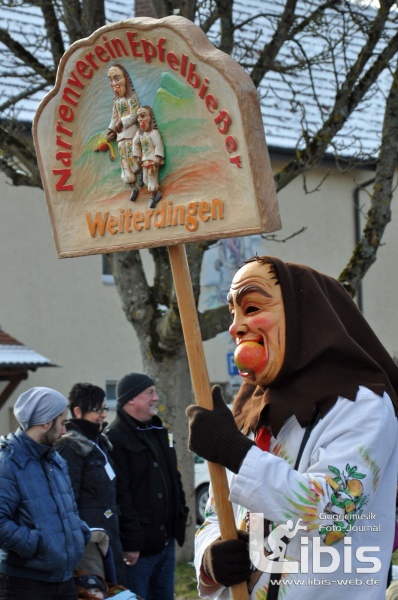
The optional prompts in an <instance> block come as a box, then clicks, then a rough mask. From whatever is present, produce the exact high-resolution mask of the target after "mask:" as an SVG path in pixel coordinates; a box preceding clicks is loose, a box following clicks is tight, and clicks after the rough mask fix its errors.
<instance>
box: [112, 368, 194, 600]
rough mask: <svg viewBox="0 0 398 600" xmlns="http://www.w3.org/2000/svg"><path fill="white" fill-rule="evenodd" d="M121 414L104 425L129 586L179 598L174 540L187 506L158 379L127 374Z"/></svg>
mask: <svg viewBox="0 0 398 600" xmlns="http://www.w3.org/2000/svg"><path fill="white" fill-rule="evenodd" d="M116 394H117V416H116V419H115V420H114V421H113V422H112V423H111V425H110V426H109V427H107V429H106V430H105V434H106V435H107V436H108V438H109V439H110V441H111V443H112V446H113V450H112V452H111V455H112V458H113V461H114V467H115V471H116V475H117V499H118V504H119V507H120V534H121V541H122V546H123V552H124V560H125V563H126V566H127V568H126V571H127V587H129V589H131V590H134V592H135V593H136V594H137V595H139V596H141V597H142V598H151V600H174V569H175V541H177V542H178V544H179V545H180V546H182V544H183V543H184V537H185V523H186V519H187V515H188V508H187V506H186V504H185V494H184V491H183V488H182V483H181V477H180V473H179V471H178V469H177V457H176V453H175V450H174V444H173V436H172V434H170V433H168V431H167V430H166V429H165V428H164V427H163V424H162V421H161V419H160V418H159V417H158V416H157V408H156V403H157V401H158V400H159V397H158V395H157V393H156V387H155V382H154V380H153V379H152V378H151V377H149V376H148V375H145V374H143V373H130V374H128V375H125V376H124V377H122V379H121V380H120V381H119V382H118V384H117V388H116Z"/></svg>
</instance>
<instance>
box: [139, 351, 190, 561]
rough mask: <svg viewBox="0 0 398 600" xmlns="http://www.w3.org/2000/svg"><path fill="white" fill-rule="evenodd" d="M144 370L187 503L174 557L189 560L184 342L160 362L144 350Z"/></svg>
mask: <svg viewBox="0 0 398 600" xmlns="http://www.w3.org/2000/svg"><path fill="white" fill-rule="evenodd" d="M143 364H144V371H145V372H146V373H148V374H149V375H151V377H153V378H154V379H155V381H156V389H157V392H158V395H159V403H158V414H159V416H160V418H161V419H162V420H163V423H164V425H165V426H166V427H167V428H168V429H169V431H170V433H172V434H173V438H174V443H175V449H176V452H177V458H178V466H179V470H180V472H181V476H182V482H183V486H184V491H185V495H186V499H187V504H188V506H189V516H188V522H187V529H186V535H185V540H186V541H185V544H184V546H183V547H182V548H179V549H178V552H177V561H178V562H188V561H191V560H192V558H193V540H194V536H195V529H196V527H195V526H196V514H195V486H194V460H193V454H192V453H191V452H189V450H188V421H187V418H186V416H185V408H186V407H187V406H188V405H189V404H192V403H193V402H194V398H193V393H192V386H191V377H190V372H189V364H188V358H187V355H186V351H185V346H181V347H180V348H179V350H178V351H177V353H176V354H175V355H174V356H167V355H164V357H163V359H162V362H161V363H159V362H157V361H155V360H154V359H153V356H152V355H149V354H144V360H143Z"/></svg>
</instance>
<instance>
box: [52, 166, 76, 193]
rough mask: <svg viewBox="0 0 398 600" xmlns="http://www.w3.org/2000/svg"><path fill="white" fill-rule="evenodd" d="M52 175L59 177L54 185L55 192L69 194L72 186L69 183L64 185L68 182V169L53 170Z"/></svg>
mask: <svg viewBox="0 0 398 600" xmlns="http://www.w3.org/2000/svg"><path fill="white" fill-rule="evenodd" d="M53 173H54V175H59V176H60V178H59V180H58V181H57V183H56V184H55V189H56V190H57V192H71V191H72V190H73V185H72V184H71V183H69V184H68V185H65V182H66V181H68V179H69V177H70V176H71V170H70V169H53Z"/></svg>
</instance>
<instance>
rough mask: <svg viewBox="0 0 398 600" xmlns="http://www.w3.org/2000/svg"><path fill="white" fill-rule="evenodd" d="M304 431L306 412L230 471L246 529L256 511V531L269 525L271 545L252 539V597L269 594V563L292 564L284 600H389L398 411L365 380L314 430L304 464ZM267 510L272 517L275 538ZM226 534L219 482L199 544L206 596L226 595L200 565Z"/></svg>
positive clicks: (284, 580)
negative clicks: (300, 420) (352, 396)
mask: <svg viewBox="0 0 398 600" xmlns="http://www.w3.org/2000/svg"><path fill="white" fill-rule="evenodd" d="M298 401H299V400H298ZM304 431H305V430H304V429H303V428H302V427H301V426H300V425H299V423H298V421H297V420H296V417H295V416H292V417H290V418H289V419H288V420H287V421H286V422H285V424H284V426H283V427H282V429H281V430H280V432H279V434H278V436H277V438H276V439H275V438H271V443H270V451H269V452H266V451H263V450H260V449H259V448H257V447H253V448H251V449H250V451H249V452H248V454H247V455H246V457H245V459H244V461H243V463H242V466H241V468H240V471H239V473H238V474H237V475H234V474H233V473H229V472H228V477H229V482H230V500H231V501H232V502H233V504H234V513H235V517H236V523H237V527H238V528H240V529H243V528H244V523H245V522H247V521H248V518H247V515H248V511H250V513H256V514H257V515H259V516H257V517H256V520H254V519H253V517H252V519H251V530H252V531H251V536H252V535H253V529H254V527H255V524H256V522H257V524H261V533H260V534H259V537H260V539H261V540H262V542H263V544H264V547H261V548H260V547H259V546H258V545H257V546H255V545H253V544H250V547H251V548H252V550H251V558H252V562H254V564H255V565H257V566H259V569H258V570H257V571H256V572H255V573H253V576H252V579H251V583H250V587H251V588H252V589H250V598H251V599H252V600H266V598H267V590H268V585H269V580H270V577H271V579H272V578H273V575H272V574H271V575H270V573H269V571H270V570H271V567H272V566H273V568H274V569H275V568H277V569H279V570H280V569H281V565H283V566H284V568H285V572H283V573H282V576H281V581H280V583H279V596H278V600H297V599H299V600H309V599H311V600H312V599H315V598H322V600H329V599H330V600H332V599H333V600H335V599H336V597H337V598H344V599H350V600H358V598H361V600H384V599H385V593H386V580H387V573H388V569H389V566H390V562H391V553H392V544H393V538H394V524H395V502H396V487H397V471H398V445H397V418H396V416H395V412H394V408H393V405H392V403H391V400H390V398H389V396H388V395H387V394H384V396H383V398H380V397H378V396H376V394H374V393H373V392H371V391H370V390H369V389H367V388H365V387H360V388H359V391H358V394H357V397H356V400H355V401H354V402H353V401H351V400H347V399H346V398H342V397H339V398H338V400H337V402H336V403H335V404H334V406H333V407H332V408H331V409H330V410H329V412H328V413H327V414H326V415H325V416H324V417H323V418H322V419H320V420H319V422H318V423H317V425H316V426H315V427H314V429H313V430H312V433H311V435H310V438H309V440H308V442H307V444H306V446H305V448H304V452H303V454H302V457H301V460H300V463H299V465H298V470H294V469H293V467H294V464H295V461H296V457H297V454H298V451H299V448H300V444H301V441H302V438H303V435H304ZM262 515H263V516H262ZM263 518H264V519H266V520H268V521H270V522H271V523H272V525H268V526H267V529H266V531H267V534H268V533H269V532H270V531H271V533H270V535H269V536H268V535H266V537H265V538H264V535H263V532H264V527H263V526H264V521H263ZM281 525H282V526H285V531H284V533H285V536H286V534H287V535H288V536H289V535H290V538H289V540H288V543H287V544H286V545H285V547H284V544H283V541H282V544H278V540H279V538H280V537H281V535H280V532H282V530H278V528H277V526H281ZM298 527H300V528H299V529H297V528H298ZM219 537H220V530H219V525H218V519H217V514H216V511H215V507H214V499H213V497H212V490H210V495H209V502H208V505H207V509H206V519H205V522H204V523H203V525H202V526H201V528H200V529H199V530H198V532H197V535H196V544H195V566H196V570H197V575H198V581H199V591H200V595H201V596H202V597H210V598H218V597H219V595H220V594H221V593H222V591H223V588H222V587H220V586H219V585H217V584H215V583H214V584H212V583H210V582H209V581H205V579H204V578H202V577H201V571H200V565H201V561H202V555H203V552H204V550H205V548H206V547H207V546H208V545H209V544H210V543H211V542H212V541H213V540H215V539H217V538H219ZM284 541H285V542H286V537H285V538H284ZM266 554H268V555H270V559H271V560H269V562H267V561H266V559H265V556H266ZM260 559H262V562H258V561H259V560H260ZM281 560H284V562H283V563H282V562H281ZM256 561H257V562H256ZM289 570H291V571H293V572H288V571H289ZM294 571H296V572H294Z"/></svg>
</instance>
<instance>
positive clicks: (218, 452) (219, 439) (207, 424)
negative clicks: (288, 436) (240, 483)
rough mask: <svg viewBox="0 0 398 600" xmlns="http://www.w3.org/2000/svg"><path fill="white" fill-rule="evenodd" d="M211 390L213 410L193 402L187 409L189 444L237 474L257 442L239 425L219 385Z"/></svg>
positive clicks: (196, 450)
mask: <svg viewBox="0 0 398 600" xmlns="http://www.w3.org/2000/svg"><path fill="white" fill-rule="evenodd" d="M211 392H212V396H213V402H214V410H208V409H207V408H202V407H200V406H196V405H195V404H193V405H191V406H188V408H187V409H186V411H185V414H186V415H187V417H188V418H189V439H188V447H189V449H190V450H191V451H192V452H195V454H198V456H201V457H202V458H205V459H206V460H209V461H210V462H213V463H218V464H219V465H223V466H224V467H226V468H227V469H229V470H230V471H233V472H234V473H238V471H239V469H240V466H241V464H242V461H243V459H244V458H245V456H246V454H247V453H248V451H249V450H250V448H251V447H252V446H254V445H255V444H254V442H252V441H250V440H249V439H247V437H246V436H245V435H243V433H241V432H240V431H239V429H238V428H237V426H236V424H235V421H234V418H233V416H232V413H231V411H230V410H229V408H228V407H227V405H226V404H225V402H224V400H223V397H222V395H221V388H220V386H218V385H215V386H214V387H213V388H212V390H211Z"/></svg>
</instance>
